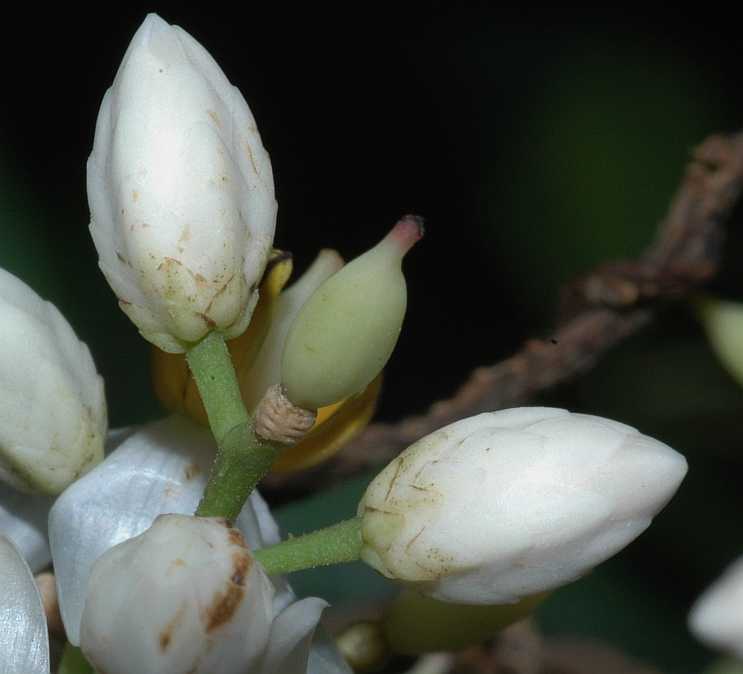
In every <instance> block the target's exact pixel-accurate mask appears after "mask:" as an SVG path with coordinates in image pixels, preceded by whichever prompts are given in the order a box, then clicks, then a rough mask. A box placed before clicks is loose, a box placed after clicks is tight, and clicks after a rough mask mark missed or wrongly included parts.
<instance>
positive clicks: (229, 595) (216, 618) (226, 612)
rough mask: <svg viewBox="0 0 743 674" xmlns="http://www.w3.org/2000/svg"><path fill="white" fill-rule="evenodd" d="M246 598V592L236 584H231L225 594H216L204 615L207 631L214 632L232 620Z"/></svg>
mask: <svg viewBox="0 0 743 674" xmlns="http://www.w3.org/2000/svg"><path fill="white" fill-rule="evenodd" d="M244 597H245V590H244V589H243V588H242V587H241V586H239V585H235V584H234V583H230V584H229V585H228V587H227V589H226V590H225V591H224V592H218V593H217V594H215V595H214V601H213V602H212V604H211V606H209V608H207V609H206V612H205V615H204V624H205V625H206V631H207V632H213V631H214V630H216V629H217V628H219V627H221V626H222V625H224V624H226V623H228V622H229V621H230V620H232V617H233V616H234V615H235V613H236V612H237V609H238V607H239V606H240V602H241V601H242V600H243V598H244Z"/></svg>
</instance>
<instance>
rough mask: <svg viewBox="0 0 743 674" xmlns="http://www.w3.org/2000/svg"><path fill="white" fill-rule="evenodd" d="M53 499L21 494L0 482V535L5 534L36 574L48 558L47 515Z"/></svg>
mask: <svg viewBox="0 0 743 674" xmlns="http://www.w3.org/2000/svg"><path fill="white" fill-rule="evenodd" d="M52 503H54V498H53V497H51V496H38V495H36V494H25V493H22V492H19V491H16V490H15V489H12V488H11V487H8V486H6V485H4V484H2V483H0V536H7V537H8V538H9V539H10V540H11V541H13V544H14V545H15V546H16V547H17V548H18V551H19V552H20V553H21V555H23V558H24V559H25V560H26V562H27V563H28V565H29V566H30V567H31V571H33V572H34V573H37V572H38V571H41V570H42V569H44V568H45V567H47V566H48V565H49V562H50V561H51V560H52V555H51V552H50V551H49V542H48V540H47V518H48V517H49V508H51V507H52Z"/></svg>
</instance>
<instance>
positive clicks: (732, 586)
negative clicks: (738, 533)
mask: <svg viewBox="0 0 743 674" xmlns="http://www.w3.org/2000/svg"><path fill="white" fill-rule="evenodd" d="M689 628H690V629H691V631H692V632H693V633H694V634H695V635H696V636H697V637H698V638H699V639H700V640H701V641H703V642H705V643H706V644H709V645H710V646H712V647H714V648H719V649H721V650H724V651H726V652H729V653H731V654H733V655H735V656H737V657H739V658H741V659H743V558H741V559H738V560H736V561H735V562H734V563H733V564H732V565H731V566H729V567H728V568H727V569H726V570H725V573H723V574H722V576H721V577H720V578H718V579H717V580H716V581H715V582H714V583H713V584H712V585H711V586H710V587H709V588H707V590H706V591H705V592H704V594H703V595H702V596H701V597H700V598H699V599H698V600H697V602H696V603H695V604H694V606H693V607H692V609H691V612H690V613H689Z"/></svg>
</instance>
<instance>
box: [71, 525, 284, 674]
mask: <svg viewBox="0 0 743 674" xmlns="http://www.w3.org/2000/svg"><path fill="white" fill-rule="evenodd" d="M272 597H273V586H272V585H271V582H270V581H269V579H268V577H267V576H266V575H265V573H264V572H263V570H262V567H261V566H260V565H259V564H257V563H255V561H254V560H253V557H252V555H251V554H250V551H249V550H248V547H247V545H246V543H245V540H244V538H243V537H242V535H241V534H240V532H239V531H237V529H232V528H231V527H229V525H228V524H227V523H226V522H225V520H222V519H218V518H200V517H192V516H187V515H161V516H160V517H158V518H157V519H156V520H155V522H154V524H153V525H152V526H151V527H150V528H149V529H148V530H147V531H146V532H145V533H143V534H141V535H140V536H137V537H136V538H132V539H129V540H128V541H126V542H124V543H121V544H120V545H117V546H116V547H114V548H112V549H111V550H109V551H108V552H106V553H105V554H104V555H103V556H102V557H101V558H100V559H98V561H97V562H96V563H95V565H94V567H93V572H92V573H91V575H90V581H89V583H88V593H87V599H86V602H85V610H84V611H83V619H82V624H81V629H80V644H81V648H82V650H83V653H84V654H85V656H86V657H87V658H88V660H89V661H90V663H91V664H92V665H93V666H94V667H95V668H96V669H97V670H98V671H101V672H103V671H105V672H107V673H108V674H132V672H148V673H149V674H207V673H210V672H220V674H245V672H249V671H253V670H254V668H257V665H258V663H259V662H260V660H261V659H262V657H263V653H264V651H265V649H266V646H267V643H268V636H269V632H270V629H271V622H272V619H273V607H272Z"/></svg>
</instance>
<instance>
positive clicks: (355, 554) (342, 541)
mask: <svg viewBox="0 0 743 674" xmlns="http://www.w3.org/2000/svg"><path fill="white" fill-rule="evenodd" d="M361 545H362V539H361V518H360V517H354V518H353V519H350V520H345V521H343V522H338V524H333V525H332V526H329V527H326V528H325V529H318V530H317V531H313V532H311V533H309V534H305V535H304V536H298V537H297V538H289V539H287V540H285V541H282V542H281V543H278V544H277V545H272V546H271V547H269V548H263V549H261V550H256V551H255V553H254V554H255V558H256V559H257V560H258V561H259V562H260V563H261V564H263V567H264V568H265V569H266V573H268V574H269V575H272V574H275V573H291V572H292V571H302V570H304V569H314V568H315V567H317V566H330V565H331V564H342V563H343V562H353V561H356V560H357V559H358V558H359V554H360V553H361Z"/></svg>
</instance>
